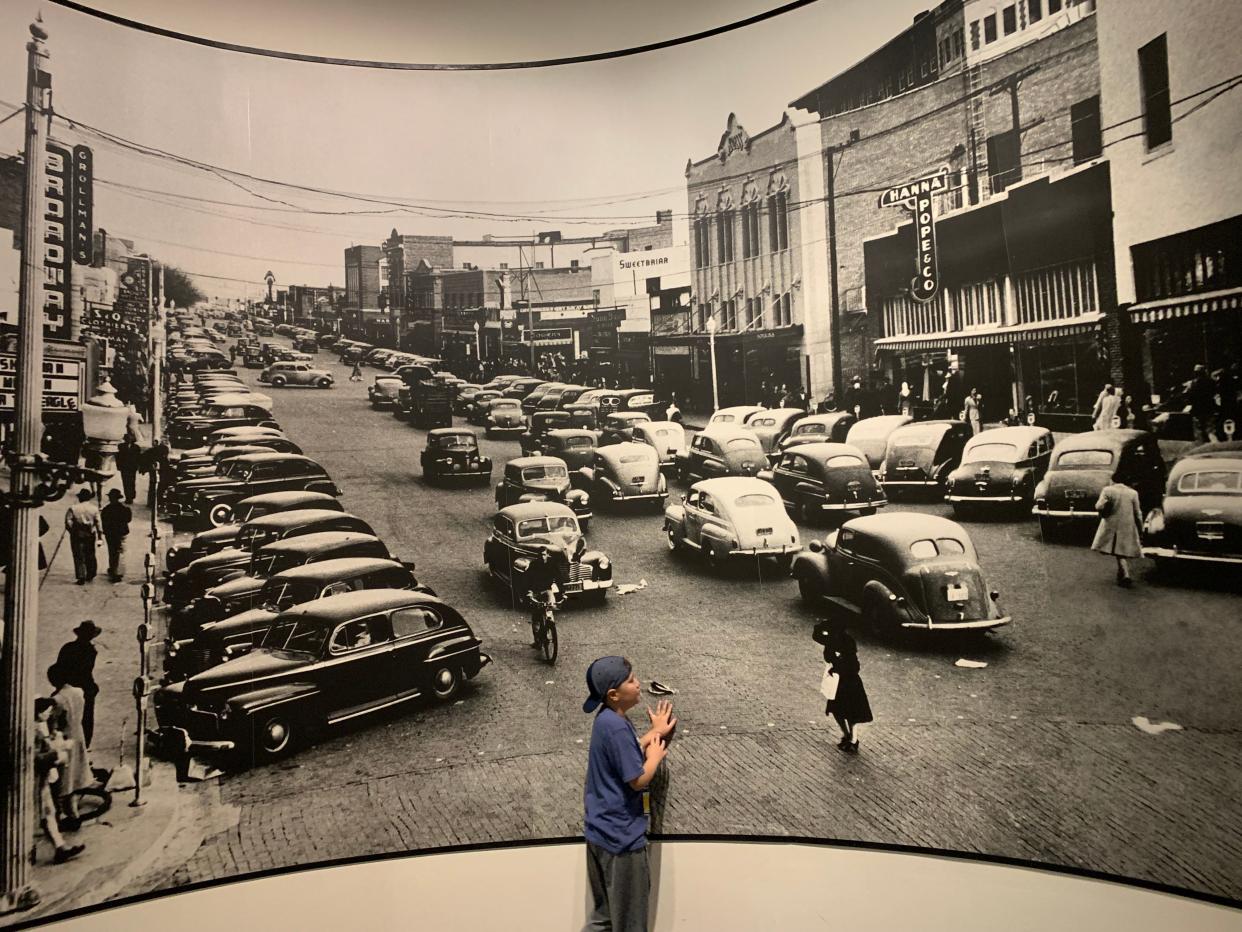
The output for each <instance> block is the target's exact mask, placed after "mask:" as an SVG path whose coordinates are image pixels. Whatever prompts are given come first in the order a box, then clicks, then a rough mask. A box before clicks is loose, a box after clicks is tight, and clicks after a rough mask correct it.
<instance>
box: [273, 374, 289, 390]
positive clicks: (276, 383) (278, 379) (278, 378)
mask: <svg viewBox="0 0 1242 932" xmlns="http://www.w3.org/2000/svg"><path fill="white" fill-rule="evenodd" d="M286 381H287V380H286V379H285V377H284V376H283V375H274V376H272V388H284V387H285V382H286Z"/></svg>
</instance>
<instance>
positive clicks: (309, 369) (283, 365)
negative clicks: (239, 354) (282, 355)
mask: <svg viewBox="0 0 1242 932" xmlns="http://www.w3.org/2000/svg"><path fill="white" fill-rule="evenodd" d="M259 381H260V382H268V383H270V384H271V386H272V388H283V387H284V386H286V385H313V386H314V387H315V388H331V387H332V383H333V381H334V380H333V378H332V373H331V372H329V371H328V370H327V369H316V368H315V367H314V366H310V365H307V364H306V363H304V362H274V363H272V364H271V365H270V366H268V367H267V368H266V369H264V370H263V371H262V372H260V373H259Z"/></svg>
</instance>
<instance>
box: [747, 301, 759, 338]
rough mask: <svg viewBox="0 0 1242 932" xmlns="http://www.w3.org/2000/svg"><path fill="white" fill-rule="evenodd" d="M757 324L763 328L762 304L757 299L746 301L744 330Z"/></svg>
mask: <svg viewBox="0 0 1242 932" xmlns="http://www.w3.org/2000/svg"><path fill="white" fill-rule="evenodd" d="M756 323H758V325H759V327H760V328H762V327H763V302H762V300H761V299H759V298H747V299H746V329H747V330H750V329H751V328H753V327H754V326H755V324H756Z"/></svg>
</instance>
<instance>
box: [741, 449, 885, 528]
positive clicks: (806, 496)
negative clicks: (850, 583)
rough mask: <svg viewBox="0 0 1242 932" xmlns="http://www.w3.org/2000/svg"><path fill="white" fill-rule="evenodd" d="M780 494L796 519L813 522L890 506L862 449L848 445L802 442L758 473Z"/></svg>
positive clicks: (872, 511) (871, 511)
mask: <svg viewBox="0 0 1242 932" xmlns="http://www.w3.org/2000/svg"><path fill="white" fill-rule="evenodd" d="M759 477H760V478H761V479H766V480H767V481H769V482H771V483H772V485H773V486H775V487H776V490H777V491H778V492H779V493H780V496H781V501H782V502H784V504H785V507H786V508H788V509H789V512H790V514H792V515H793V516H794V517H796V518H797V517H800V518H802V519H803V520H807V521H809V520H812V519H814V518H818V517H821V516H823V515H824V514H825V513H826V512H831V513H841V512H851V511H852V512H857V513H859V514H874V513H875V510H876V509H877V508H883V507H884V506H885V505H887V504H888V500H887V499H886V497H885V495H884V490H883V488H881V487H880V484H879V483H878V482H877V481H876V478H875V474H874V473H872V471H871V466H870V464H869V463H868V462H867V457H866V456H865V455H864V454H863V452H862V450H860V449H858V448H857V447H852V446H850V445H849V444H847V443H800V444H797V445H796V446H794V447H791V448H789V449H787V450H786V451H785V452H784V453H782V454H780V459H779V460H777V462H776V465H775V466H774V467H773V468H772V469H771V470H766V471H763V472H760V473H759Z"/></svg>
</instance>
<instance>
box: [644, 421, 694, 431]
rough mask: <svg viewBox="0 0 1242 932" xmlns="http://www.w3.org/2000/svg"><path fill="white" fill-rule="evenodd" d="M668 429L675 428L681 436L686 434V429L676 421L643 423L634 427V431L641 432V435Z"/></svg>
mask: <svg viewBox="0 0 1242 932" xmlns="http://www.w3.org/2000/svg"><path fill="white" fill-rule="evenodd" d="M670 427H674V428H676V429H677V430H679V431H681V432H682V433H683V434H684V433H685V432H686V428H685V427H684V426H683V425H681V424H678V423H677V422H676V421H643V422H642V423H640V424H636V425H634V429H635V430H636V431H642V432H643V433H648V432H650V431H653V430H667V429H668V428H670Z"/></svg>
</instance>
